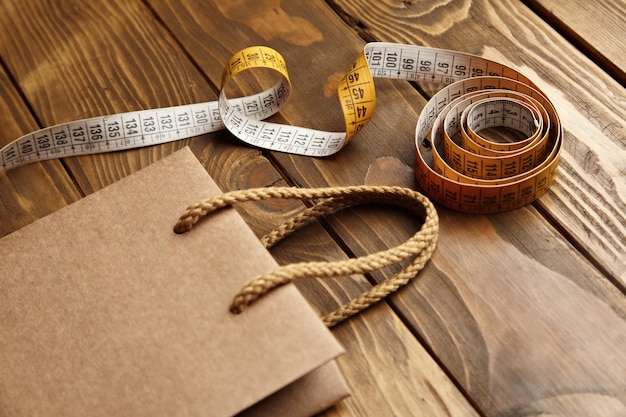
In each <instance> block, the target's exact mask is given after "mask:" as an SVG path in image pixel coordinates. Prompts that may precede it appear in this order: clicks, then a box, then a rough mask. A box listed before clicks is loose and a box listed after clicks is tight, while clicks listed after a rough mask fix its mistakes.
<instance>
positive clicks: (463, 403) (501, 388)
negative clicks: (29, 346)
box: [0, 0, 626, 417]
mask: <svg viewBox="0 0 626 417" xmlns="http://www.w3.org/2000/svg"><path fill="white" fill-rule="evenodd" d="M625 21H626V5H625V4H624V3H623V2H621V1H615V0H613V1H612V0H601V1H595V2H588V1H584V0H572V1H568V2H565V1H560V0H526V1H523V2H522V1H513V0H504V1H500V0H484V1H470V0H459V1H454V2H451V1H443V0H437V1H431V2H414V1H392V0H388V1H384V2H380V1H375V0H329V1H326V2H324V1H321V0H320V1H318V0H316V1H306V2H305V1H291V2H288V1H283V2H282V3H281V2H280V1H279V0H267V1H246V0H241V1H237V2H229V1H222V2H219V1H207V0H203V1H200V0H178V1H171V0H143V1H142V0H127V1H121V0H114V1H104V0H91V1H79V0H75V1H64V0H50V1H40V0H32V1H31V0H29V1H23V0H3V1H1V2H0V114H1V115H2V116H1V120H2V125H1V126H0V145H4V144H7V143H9V142H10V141H12V140H14V139H16V138H17V137H19V136H21V135H23V134H25V133H27V132H29V131H32V130H35V129H37V128H39V127H44V126H51V125H54V124H57V123H61V122H66V121H70V120H74V119H80V118H85V117H89V116H97V115H103V114H110V113H118V112H123V111H130V110H139V109H149V108H155V107H163V106H171V105H178V104H185V103H194V102H203V101H211V100H215V99H216V91H217V88H218V87H219V83H220V77H221V71H222V67H223V65H224V63H225V62H226V61H227V60H228V58H229V57H230V56H231V55H232V54H233V53H234V52H236V51H238V50H240V49H242V48H244V47H246V46H250V45H254V44H265V45H268V46H271V47H273V48H275V49H277V50H279V51H280V52H281V53H282V54H283V55H284V56H285V59H286V61H287V64H288V66H289V71H290V75H291V77H292V81H293V83H294V88H295V91H294V95H293V98H292V100H291V101H290V102H289V103H288V105H287V107H286V108H285V109H284V110H283V111H281V113H280V114H279V115H278V116H275V117H274V118H273V120H274V121H278V122H283V123H290V124H296V125H305V126H308V127H313V128H318V129H325V130H337V131H340V130H342V129H343V126H342V124H343V121H342V118H341V115H340V112H339V107H338V104H337V98H336V97H335V94H334V86H335V85H336V84H337V82H338V78H339V77H340V76H341V74H342V73H343V72H344V71H345V70H346V69H347V68H348V67H349V66H350V64H351V63H352V61H353V60H354V59H355V57H356V56H357V55H358V53H359V52H360V50H361V48H362V46H363V44H364V42H366V41H371V40H380V41H389V42H400V43H412V44H417V45H428V46H434V47H441V48H448V49H455V50H462V51H466V52H470V53H475V54H478V55H482V56H484V57H487V58H490V59H494V60H497V61H500V62H502V63H505V64H508V65H510V66H513V67H514V68H517V69H519V70H520V71H521V72H522V73H524V74H525V75H527V76H528V77H529V78H531V79H532V80H534V81H535V82H536V83H537V84H538V85H539V86H540V87H541V88H542V89H543V90H544V91H545V92H546V93H547V94H548V95H549V97H550V98H551V100H552V101H553V102H554V103H555V105H556V107H557V110H558V111H559V113H560V116H561V118H562V122H563V126H564V130H565V139H564V144H563V155H562V159H561V163H560V166H559V171H558V177H557V179H556V183H555V184H554V185H553V187H552V188H551V189H550V191H549V192H548V193H547V195H545V196H543V197H542V198H541V199H540V200H539V201H537V202H535V203H533V204H532V205H530V206H527V207H524V208H521V209H518V210H514V211H511V212H506V213H503V214H495V215H465V214H460V213H456V212H452V211H449V210H447V209H444V208H441V207H438V211H439V215H440V222H441V224H440V227H441V233H440V239H439V244H438V248H437V250H436V252H435V254H434V257H433V259H432V261H431V262H430V263H429V264H428V265H427V267H426V268H425V270H424V271H422V273H421V274H420V275H419V277H418V278H417V279H415V280H414V281H412V282H411V283H410V284H409V285H408V286H407V287H406V288H404V289H402V290H401V291H400V292H399V293H397V294H396V295H394V296H392V297H390V298H389V299H388V300H387V301H386V302H384V303H380V304H379V305H377V306H375V307H373V308H371V309H369V310H368V311H366V312H364V313H363V314H361V315H359V316H358V317H355V318H353V319H351V320H349V321H348V322H345V323H343V324H341V325H339V326H337V327H336V328H334V329H333V333H334V334H335V336H336V337H337V338H338V339H339V340H340V342H341V343H342V344H343V345H344V346H345V348H346V351H347V352H346V354H345V355H344V356H343V357H342V358H341V359H340V361H339V364H340V366H341V369H342V371H343V373H344V375H345V377H346V379H347V380H348V383H349V385H350V387H351V390H352V393H353V394H352V396H351V397H350V398H348V399H346V400H344V401H342V402H341V403H340V404H338V405H337V406H336V407H335V408H334V409H331V410H329V411H327V413H326V414H325V415H328V416H376V417H380V416H413V415H423V416H444V415H445V416H450V415H451V416H466V415H468V416H476V415H480V416H537V415H551V416H552V415H555V416H556V415H558V416H626V298H625V296H624V293H625V291H626V265H625V263H626V257H625V253H626V236H625V235H626V226H625V224H626V205H625V196H626V122H625V121H626V105H625V103H626V94H625V89H624V86H625V85H626V73H625V71H624V68H626V60H625V58H624V51H625V50H626V41H625V39H626V24H625V23H624V22H625ZM376 84H377V97H378V106H377V112H376V115H375V116H374V119H373V121H372V122H371V123H370V124H369V125H368V126H367V127H366V128H365V129H363V131H362V132H360V134H359V135H358V136H357V137H356V138H355V139H354V140H353V141H352V142H351V143H350V144H349V146H347V147H346V148H345V149H343V150H342V151H341V152H340V153H339V154H337V155H336V156H333V157H329V158H325V159H313V158H307V157H299V156H291V155H287V154H281V153H274V152H263V151H260V150H258V149H253V148H250V147H247V146H244V145H242V144H241V143H238V142H237V141H236V140H235V139H234V138H233V137H232V136H230V135H229V134H228V133H225V132H219V133H214V134H209V135H203V136H199V137H195V138H193V139H189V140H183V141H179V142H175V143H169V144H166V145H159V146H153V147H148V148H142V149H138V150H130V151H123V152H115V153H108V154H101V155H96V156H82V157H72V158H66V159H63V160H53V161H47V162H42V163H34V164H31V165H27V166H24V167H21V168H17V169H14V170H11V171H9V172H5V173H0V190H1V191H0V201H1V204H0V236H2V235H6V234H9V233H11V232H12V231H14V230H17V229H19V228H21V227H23V226H25V225H27V224H29V223H31V222H33V221H35V220H36V219H38V218H41V217H42V216H45V215H47V214H49V213H52V212H54V211H55V210H58V209H60V208H61V207H64V206H66V205H68V204H70V203H72V202H74V201H76V200H78V199H80V198H81V197H83V196H85V195H87V194H90V193H93V192H94V191H96V190H98V189H101V188H102V187H104V186H106V185H108V184H111V183H113V182H115V181H116V180H118V179H120V178H122V177H124V176H126V175H128V174H130V173H132V172H134V171H137V170H139V169H140V168H142V167H145V166H147V165H148V164H150V163H151V162H154V161H155V160H158V159H160V158H162V157H164V156H166V155H168V154H170V153H172V152H174V151H175V150H177V149H179V148H181V147H183V146H190V147H191V149H192V150H193V152H194V153H195V155H196V156H197V157H198V159H199V160H200V161H201V162H202V164H203V165H204V166H205V167H206V170H207V171H208V172H209V174H210V175H211V176H212V177H213V178H214V179H215V180H216V182H217V183H218V184H219V186H220V187H221V188H222V189H223V190H232V189H244V188H249V187H259V186H273V185H287V184H289V185H297V186H301V187H320V186H340V185H353V184H389V185H407V186H413V187H414V186H415V183H414V179H413V166H414V145H413V135H414V131H415V123H416V120H417V117H418V114H419V111H420V110H421V109H422V107H423V106H424V104H425V98H424V96H423V95H422V94H420V92H419V91H418V90H417V89H416V88H414V87H413V86H412V85H410V84H409V83H407V82H398V81H389V80H379V81H377V83H376ZM302 209H303V206H302V205H301V204H299V203H296V202H292V201H282V200H280V201H273V202H266V203H263V204H252V203H248V204H246V205H245V206H243V207H242V208H241V213H242V215H243V216H244V218H245V220H246V221H247V222H248V223H249V224H250V226H251V227H252V228H253V230H254V231H255V232H256V233H257V234H258V235H259V236H260V235H262V234H263V233H264V232H266V231H268V230H271V229H272V228H273V226H275V225H277V224H279V223H281V220H283V219H284V218H286V217H288V216H291V215H293V214H295V213H297V212H299V211H301V210H302ZM418 227H419V223H418V222H417V221H416V220H415V219H412V218H411V217H410V216H409V215H408V214H407V213H405V212H403V211H401V210H394V209H381V208H380V207H379V208H362V209H354V210H348V211H346V212H343V213H342V214H341V215H340V216H336V217H330V218H329V219H327V220H325V222H323V223H320V224H316V225H313V226H311V227H308V228H306V229H304V230H303V231H302V232H300V233H299V234H298V235H297V236H295V237H293V238H290V239H289V241H286V242H284V243H282V244H280V245H278V246H277V247H276V248H275V249H273V254H274V256H275V257H276V259H277V260H278V261H279V262H280V263H290V262H294V261H300V260H330V259H343V258H346V257H348V256H359V255H363V254H368V253H372V252H375V251H379V250H382V249H385V248H388V247H390V246H393V245H397V244H399V243H401V242H402V241H404V240H405V239H406V238H408V237H409V236H410V235H411V234H413V233H414V232H415V230H416V229H417V228H418ZM393 272H395V271H394V270H390V271H387V270H386V271H383V272H381V273H377V274H372V276H367V277H364V276H354V277H347V278H345V279H339V280H337V281H333V282H317V281H311V282H303V283H301V284H299V288H300V289H301V291H302V292H303V293H304V295H305V296H306V298H307V299H308V300H309V301H310V302H311V304H313V305H314V307H315V308H316V309H317V310H319V312H320V314H322V313H324V312H328V311H330V310H332V309H333V308H335V307H336V306H338V305H339V304H341V303H343V302H345V301H346V300H348V299H350V297H353V296H355V295H356V294H358V293H360V292H361V291H362V290H364V289H366V288H368V287H370V286H371V285H372V282H376V281H380V280H383V279H385V278H386V277H388V276H389V275H390V274H392V273H393ZM5 273H10V271H2V274H5ZM0 291H1V289H0ZM0 392H1V390H0ZM0 397H1V394H0ZM0 401H1V399H0Z"/></svg>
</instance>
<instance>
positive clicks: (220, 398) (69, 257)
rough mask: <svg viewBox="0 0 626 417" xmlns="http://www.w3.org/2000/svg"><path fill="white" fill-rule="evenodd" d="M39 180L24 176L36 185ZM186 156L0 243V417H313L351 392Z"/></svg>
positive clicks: (312, 326) (269, 263) (306, 317)
mask: <svg viewBox="0 0 626 417" xmlns="http://www.w3.org/2000/svg"><path fill="white" fill-rule="evenodd" d="M34 180H36V179H34ZM217 193H219V190H218V188H217V186H216V185H215V183H214V182H213V181H212V179H211V178H210V177H209V176H208V175H207V173H206V171H205V170H204V169H203V167H202V166H201V165H200V164H199V163H198V161H197V160H196V158H195V157H194V156H193V154H192V153H191V152H190V151H189V150H188V149H187V148H185V149H183V150H182V151H179V152H177V153H175V154H173V155H172V156H169V157H167V158H165V159H163V160H161V161H159V162H157V163H155V164H153V165H151V166H149V167H147V168H145V169H143V170H141V171H139V172H137V173H135V174H133V175H131V176H129V177H127V178H124V179H122V180H121V181H119V182H117V183H115V184H113V185H111V186H109V187H106V188H104V189H102V190H100V191H98V192H96V193H95V194H92V195H90V196H87V197H86V198H84V199H82V200H80V201H78V202H76V203H74V204H72V205H70V206H68V207H65V208H64V209H61V210H59V211H57V212H56V213H53V214H51V215H49V216H47V217H45V218H43V219H41V220H39V221H37V222H35V223H33V224H31V225H29V226H26V227H24V228H23V229H21V230H18V231H16V232H14V233H12V234H10V235H8V236H6V237H4V238H3V239H1V240H0V274H1V275H0V276H1V278H0V323H1V325H0V415H2V416H18V415H41V416H60V415H63V416H87V415H88V416H111V415H115V416H120V415H127V416H176V415H198V416H199V415H202V416H229V415H235V414H237V413H240V412H244V414H243V415H250V416H256V415H272V416H278V415H284V416H297V415H311V414H314V413H317V412H320V411H322V410H324V409H325V408H327V407H329V406H330V405H332V404H333V403H335V402H336V401H338V400H340V399H341V398H343V397H345V396H346V395H347V394H348V390H347V387H346V385H345V382H344V380H343V378H342V377H341V374H340V373H339V371H338V368H337V366H336V365H335V363H334V358H335V357H337V355H339V354H341V353H342V348H341V346H340V345H339V344H338V343H337V341H336V340H335V339H334V338H333V336H332V335H331V333H330V332H329V330H328V329H326V328H325V327H324V326H323V325H322V324H321V321H320V320H319V318H318V317H317V316H316V314H315V312H314V311H313V310H312V309H311V308H310V306H309V305H308V304H307V303H306V301H305V300H304V299H303V298H302V296H301V295H300V293H299V292H298V291H297V289H296V288H295V287H294V286H292V285H287V286H285V287H282V288H279V289H278V290H276V291H273V292H271V293H270V294H268V295H267V296H265V297H263V299H261V300H259V301H258V302H256V303H255V304H254V305H253V306H251V307H250V308H249V309H248V310H246V311H245V312H243V313H242V314H239V315H233V314H231V313H230V312H229V304H230V302H231V300H232V298H233V296H234V295H235V294H236V292H237V291H238V290H239V289H240V287H241V286H242V284H244V283H245V282H246V281H248V280H250V279H252V278H254V277H255V276H256V275H258V274H260V273H263V272H265V271H268V270H271V269H273V268H276V267H277V265H276V262H275V261H274V259H273V258H272V257H271V255H270V254H269V253H268V252H267V251H266V250H265V249H264V248H263V247H262V246H261V244H260V242H259V241H258V239H257V238H256V236H255V235H254V234H253V233H252V231H251V230H250V229H249V228H248V227H247V225H246V224H245V222H244V221H243V219H242V218H241V217H240V216H239V215H238V214H237V212H236V211H235V210H234V209H232V208H228V209H225V210H222V211H220V212H218V213H215V214H214V215H211V216H210V217H209V218H207V219H205V220H204V221H202V222H201V224H198V225H197V226H196V227H195V228H194V230H193V231H191V232H189V233H186V234H182V235H177V234H175V233H174V232H173V225H174V224H175V222H176V220H177V218H178V216H179V215H180V214H181V213H182V211H183V210H184V209H185V208H186V207H187V206H188V205H189V204H191V203H193V202H195V201H197V200H199V199H201V198H204V197H206V196H208V195H212V194H217Z"/></svg>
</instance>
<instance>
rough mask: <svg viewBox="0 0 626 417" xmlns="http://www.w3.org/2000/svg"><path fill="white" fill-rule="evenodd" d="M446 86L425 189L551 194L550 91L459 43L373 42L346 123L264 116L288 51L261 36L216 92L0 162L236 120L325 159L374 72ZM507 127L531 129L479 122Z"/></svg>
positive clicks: (423, 135)
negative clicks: (242, 78)
mask: <svg viewBox="0 0 626 417" xmlns="http://www.w3.org/2000/svg"><path fill="white" fill-rule="evenodd" d="M258 68H268V69H271V70H273V71H276V72H277V73H278V74H279V75H280V80H279V81H278V82H277V83H276V84H275V85H274V86H272V87H271V88H269V89H267V90H265V91H263V92H261V93H258V94H254V95H250V96H246V97H240V98H236V99H229V98H228V97H226V94H225V93H224V87H225V85H226V84H227V83H228V82H229V81H230V80H231V79H232V78H233V77H235V76H236V75H237V74H239V73H241V72H242V71H247V70H254V69H258ZM376 77H379V78H395V79H400V80H409V81H416V82H428V83H437V84H442V85H444V87H443V88H442V89H441V90H440V91H439V92H437V93H436V94H435V95H434V96H433V97H432V98H431V99H430V100H429V101H428V103H427V104H426V106H425V107H424V109H423V111H422V113H421V114H420V116H419V119H418V121H417V127H416V132H415V152H416V167H415V171H416V172H415V174H416V178H417V180H418V183H419V185H420V187H421V188H422V190H423V191H424V193H425V194H426V195H427V196H428V197H430V198H431V199H433V200H435V201H436V202H438V203H439V204H442V205H444V206H446V207H449V208H451V209H454V210H458V211H462V212H467V213H495V212H501V211H506V210H511V209H515V208H518V207H521V206H524V205H526V204H528V203H530V202H532V201H534V200H535V199H537V198H539V197H540V196H541V195H543V194H544V193H545V192H546V191H547V190H548V188H549V187H550V185H551V184H552V182H553V181H554V177H555V175H556V170H557V164H558V160H559V156H560V150H561V142H562V140H563V133H562V127H561V123H560V121H559V118H558V115H557V113H556V110H555V108H554V106H553V105H552V103H551V102H550V100H548V98H547V97H546V96H545V95H544V94H543V93H542V92H541V91H540V90H539V89H538V88H537V87H536V86H535V85H534V84H533V83H532V82H531V81H530V80H529V79H527V78H526V77H524V76H523V75H522V74H520V73H519V72H517V71H515V70H514V69H512V68H509V67H507V66H504V65H502V64H499V63H497V62H494V61H490V60H487V59H484V58H481V57H478V56H474V55H470V54H465V53H461V52H456V51H450V50H443V49H436V48H429V47H421V46H414V45H401V44H394V43H382V42H373V43H368V44H366V45H365V47H364V49H363V52H362V53H361V54H360V55H359V56H358V58H357V59H356V60H355V61H354V64H352V66H351V67H350V68H349V69H348V71H347V72H346V74H345V76H344V77H343V78H342V80H341V81H340V82H339V86H338V88H337V95H338V98H339V101H340V104H341V108H342V111H343V115H344V120H345V131H344V132H326V131H320V130H315V129H309V128H306V127H300V126H291V125H284V124H277V123H270V122H266V121H264V120H265V119H267V118H268V117H270V116H272V115H274V114H276V113H277V112H279V111H280V109H281V108H282V106H283V105H284V104H285V103H286V102H287V100H288V99H289V96H290V94H291V82H290V80H289V75H288V73H287V66H286V64H285V60H284V59H283V57H282V56H281V55H280V54H279V53H278V52H277V51H275V50H273V49H271V48H268V47H264V46H254V47H249V48H246V49H244V50H242V51H239V52H237V53H236V54H235V55H234V56H233V57H232V58H231V59H230V60H229V61H228V62H227V63H226V66H225V67H224V71H223V76H222V89H221V92H220V95H219V99H218V100H217V101H215V102H207V103H198V104H189V105H183V106H175V107H168V108H160V109H152V110H142V111H136V112H128V113H121V114H115V115H109V116H101V117H93V118H89V119H83V120H77V121H73V122H69V123H64V124H60V125H56V126H52V127H49V128H44V129H41V130H38V131H35V132H31V133H28V134H26V135H24V136H22V137H21V138H19V139H17V140H15V141H13V142H11V143H9V144H8V145H6V146H5V147H3V148H2V149H1V150H0V171H5V170H9V169H11V168H15V167H18V166H21V165H25V164H28V163H31V162H36V161H43V160H47V159H55V158H63V157H68V156H76V155H86V154H94V153H102V152H111V151H119V150H125V149H131V148H138V147H143V146H150V145H156V144H160V143H166V142H171V141H175V140H180V139H185V138H189V137H193V136H198V135H201V134H205V133H210V132H215V131H218V130H222V129H224V128H226V129H228V131H230V132H231V133H232V134H233V135H234V136H236V137H237V138H238V139H240V140H241V141H243V142H245V143H247V144H249V145H251V146H255V147H258V148H263V149H268V150H274V151H279V152H286V153H292V154H298V155H305V156H313V157H324V156H330V155H332V154H334V153H336V152H338V151H339V150H340V149H341V148H342V147H343V146H345V145H346V143H348V141H349V140H350V139H352V138H353V137H354V136H355V135H356V134H357V133H358V132H359V131H360V130H361V129H362V128H363V127H364V126H365V125H366V124H367V123H368V122H369V121H370V120H371V119H372V117H373V115H374V109H375V107H376V93H375V89H374V78H376ZM492 127H507V128H510V129H513V130H516V131H518V132H520V134H521V135H522V136H523V137H522V139H511V140H510V141H505V142H501V141H494V140H491V139H490V138H489V137H485V136H483V135H481V130H484V129H488V128H492Z"/></svg>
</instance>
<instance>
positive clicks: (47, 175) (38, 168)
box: [0, 67, 80, 237]
mask: <svg viewBox="0 0 626 417" xmlns="http://www.w3.org/2000/svg"><path fill="white" fill-rule="evenodd" d="M0 114H2V115H3V116H2V129H0V147H2V146H4V145H6V144H7V143H10V142H11V141H13V140H14V139H16V138H18V137H19V136H21V135H22V134H24V133H28V132H29V131H31V130H33V129H36V128H37V125H36V123H35V120H34V119H33V117H32V115H31V114H30V112H29V110H28V108H27V107H26V105H25V103H24V102H23V101H22V98H21V97H20V95H19V93H18V91H17V90H16V89H15V88H14V86H13V83H12V82H11V80H10V79H9V76H8V75H7V73H6V72H5V71H4V68H1V67H0ZM0 189H1V190H2V192H1V193H0V237H2V236H4V235H7V234H9V233H11V232H13V231H15V230H17V229H19V228H21V227H23V226H25V225H27V224H29V223H32V222H33V221H35V220H37V219H38V218H40V217H43V216H45V215H47V214H49V213H52V212H53V211H56V210H58V209H60V208H62V207H64V206H66V205H68V204H69V203H71V202H73V201H76V200H78V199H79V198H80V192H79V191H78V189H77V188H76V187H75V186H74V184H73V182H72V180H71V178H70V177H69V176H68V175H67V172H65V169H64V168H63V166H62V165H61V164H60V163H59V162H58V161H47V162H44V163H39V164H33V165H32V166H30V167H29V168H28V169H26V168H18V169H15V170H12V171H11V172H6V171H5V172H1V173H0Z"/></svg>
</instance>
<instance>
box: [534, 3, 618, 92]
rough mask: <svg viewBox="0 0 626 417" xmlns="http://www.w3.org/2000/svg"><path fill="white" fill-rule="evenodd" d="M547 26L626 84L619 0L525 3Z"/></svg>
mask: <svg viewBox="0 0 626 417" xmlns="http://www.w3.org/2000/svg"><path fill="white" fill-rule="evenodd" d="M526 3H527V4H528V6H529V7H531V8H532V9H533V10H534V11H535V12H536V13H538V14H539V15H541V16H542V17H543V18H544V19H545V20H546V21H547V22H548V23H549V24H550V26H552V27H554V28H555V29H557V30H558V31H559V32H560V33H562V34H563V36H565V37H567V38H568V39H570V40H571V42H572V43H574V45H576V46H577V47H578V48H580V49H581V50H582V51H584V53H585V54H587V55H588V56H589V57H591V59H592V60H593V61H594V62H596V63H598V64H600V65H601V66H602V67H603V68H606V71H607V72H609V73H610V74H612V76H613V77H615V79H617V80H618V81H619V82H620V83H621V84H622V85H626V72H625V71H624V68H626V57H624V48H623V45H624V38H625V37H626V25H624V22H626V4H624V2H623V1H616V0H601V1H594V2H588V1H582V0H572V1H558V0H529V1H527V2H526Z"/></svg>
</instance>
